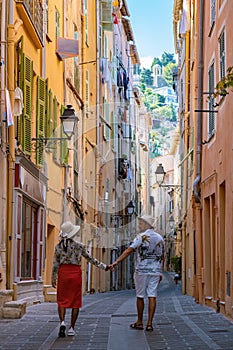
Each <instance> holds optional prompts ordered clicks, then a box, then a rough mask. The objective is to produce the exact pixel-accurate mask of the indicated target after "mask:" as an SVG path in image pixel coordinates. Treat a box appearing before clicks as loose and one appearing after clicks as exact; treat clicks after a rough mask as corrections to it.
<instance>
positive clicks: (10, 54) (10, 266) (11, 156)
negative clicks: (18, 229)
mask: <svg viewBox="0 0 233 350" xmlns="http://www.w3.org/2000/svg"><path fill="white" fill-rule="evenodd" d="M7 29H8V39H7V41H8V49H7V61H8V60H9V62H8V64H7V75H8V82H7V84H8V90H9V94H10V102H11V106H12V109H13V106H14V64H10V61H11V62H14V0H10V1H9V23H8V27H7ZM8 130H9V133H8V137H9V153H8V188H7V191H8V193H7V235H6V241H7V266H6V288H7V289H10V288H11V286H12V283H13V271H14V259H13V257H14V254H13V247H14V236H13V182H14V170H15V169H14V167H15V128H14V125H12V126H10V127H9V128H8Z"/></svg>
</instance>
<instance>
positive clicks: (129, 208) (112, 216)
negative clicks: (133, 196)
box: [111, 200, 135, 227]
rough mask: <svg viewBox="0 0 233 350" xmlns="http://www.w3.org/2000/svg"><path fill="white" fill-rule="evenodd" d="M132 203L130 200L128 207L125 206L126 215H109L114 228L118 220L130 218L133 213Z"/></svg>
mask: <svg viewBox="0 0 233 350" xmlns="http://www.w3.org/2000/svg"><path fill="white" fill-rule="evenodd" d="M134 209H135V206H134V203H133V201H132V200H130V201H129V203H128V205H127V206H126V210H127V214H112V215H111V221H114V226H115V227H117V226H118V223H119V219H123V218H130V217H131V216H132V215H133V213H134Z"/></svg>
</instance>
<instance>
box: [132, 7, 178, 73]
mask: <svg viewBox="0 0 233 350" xmlns="http://www.w3.org/2000/svg"><path fill="white" fill-rule="evenodd" d="M126 1H127V5H128V8H129V12H130V22H131V26H132V29H133V33H134V38H135V44H136V46H137V49H138V53H139V56H140V60H141V66H142V67H145V68H149V67H150V65H151V63H152V61H153V58H154V57H161V55H162V54H163V52H164V51H166V52H168V53H174V44H173V24H172V10H173V3H174V0H126Z"/></svg>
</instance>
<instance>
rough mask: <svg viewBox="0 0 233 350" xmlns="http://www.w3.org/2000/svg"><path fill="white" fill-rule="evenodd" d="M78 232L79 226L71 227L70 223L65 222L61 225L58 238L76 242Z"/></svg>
mask: <svg viewBox="0 0 233 350" xmlns="http://www.w3.org/2000/svg"><path fill="white" fill-rule="evenodd" d="M79 230H80V226H78V225H73V224H72V222H70V221H66V222H64V223H63V224H62V225H61V232H60V235H59V237H60V238H66V239H73V240H74V241H76V239H75V238H76V237H75V236H76V235H77V233H78V231H79Z"/></svg>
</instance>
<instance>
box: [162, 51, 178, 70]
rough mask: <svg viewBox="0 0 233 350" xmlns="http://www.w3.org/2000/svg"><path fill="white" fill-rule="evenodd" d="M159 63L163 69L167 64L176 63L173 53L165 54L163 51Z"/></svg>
mask: <svg viewBox="0 0 233 350" xmlns="http://www.w3.org/2000/svg"><path fill="white" fill-rule="evenodd" d="M161 63H162V65H163V66H164V67H165V66H166V65H167V64H168V63H176V60H175V58H174V53H167V52H165V51H164V53H163V54H162V58H161Z"/></svg>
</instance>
